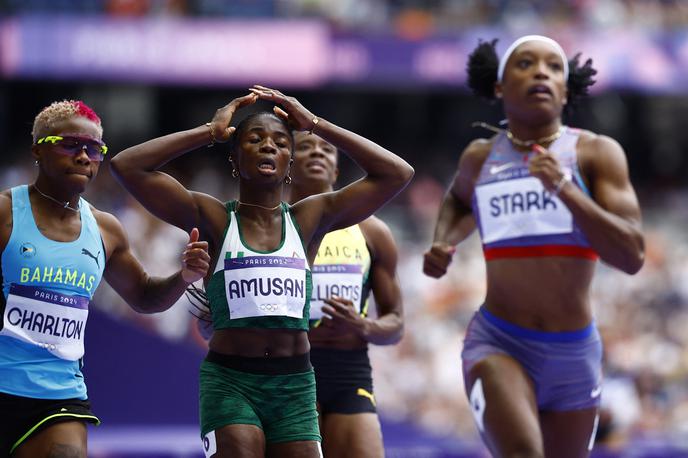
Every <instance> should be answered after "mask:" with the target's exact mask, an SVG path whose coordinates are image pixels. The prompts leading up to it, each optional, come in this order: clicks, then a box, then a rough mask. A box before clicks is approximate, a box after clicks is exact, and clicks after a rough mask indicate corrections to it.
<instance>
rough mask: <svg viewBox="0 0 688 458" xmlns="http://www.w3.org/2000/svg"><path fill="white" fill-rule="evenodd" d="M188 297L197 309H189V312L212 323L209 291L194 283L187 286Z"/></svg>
mask: <svg viewBox="0 0 688 458" xmlns="http://www.w3.org/2000/svg"><path fill="white" fill-rule="evenodd" d="M186 298H187V299H188V300H189V303H190V304H191V305H192V306H193V307H194V308H195V309H196V310H192V309H189V313H190V314H192V315H193V316H195V317H196V318H198V319H199V320H201V321H205V322H206V323H212V320H211V319H210V316H211V314H210V300H209V299H208V293H206V292H205V291H204V290H203V289H200V288H198V287H197V286H196V285H194V284H193V283H192V284H190V285H189V286H188V287H187V288H186Z"/></svg>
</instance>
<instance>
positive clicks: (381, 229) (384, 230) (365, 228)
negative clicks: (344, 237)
mask: <svg viewBox="0 0 688 458" xmlns="http://www.w3.org/2000/svg"><path fill="white" fill-rule="evenodd" d="M359 227H360V228H361V232H363V236H364V237H366V236H367V235H368V234H370V235H372V236H376V235H385V236H386V235H389V236H390V237H391V236H392V230H391V229H390V228H389V226H388V225H387V223H385V222H384V221H382V220H381V219H380V218H378V217H377V216H370V217H368V218H366V219H365V220H363V221H361V222H360V223H359Z"/></svg>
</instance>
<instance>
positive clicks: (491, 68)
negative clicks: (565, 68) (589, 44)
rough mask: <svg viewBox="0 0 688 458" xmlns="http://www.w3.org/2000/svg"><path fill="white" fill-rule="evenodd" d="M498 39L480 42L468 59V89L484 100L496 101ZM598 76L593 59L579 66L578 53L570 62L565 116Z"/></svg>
mask: <svg viewBox="0 0 688 458" xmlns="http://www.w3.org/2000/svg"><path fill="white" fill-rule="evenodd" d="M497 41H498V40H497V39H494V40H492V41H482V40H480V42H479V43H478V46H477V47H476V48H475V49H474V50H473V52H472V53H471V54H470V55H469V56H468V64H467V65H466V71H467V73H468V87H469V88H470V89H471V90H472V91H473V93H474V94H475V95H476V96H478V97H481V98H484V99H487V100H495V99H496V98H495V94H494V85H495V83H496V82H497V70H498V69H499V56H497V50H496V45H497ZM595 74H597V70H595V69H594V68H593V66H592V59H588V60H586V61H585V64H583V65H582V66H581V65H580V53H578V54H576V55H575V56H574V57H573V59H570V60H569V78H568V80H567V82H566V85H567V88H568V103H567V104H566V106H565V107H564V111H565V113H566V114H569V113H570V110H571V109H572V108H573V107H575V105H576V103H577V102H578V101H579V100H580V99H581V98H583V97H585V96H586V95H588V88H589V87H590V86H592V85H593V84H595V80H594V79H593V76H595Z"/></svg>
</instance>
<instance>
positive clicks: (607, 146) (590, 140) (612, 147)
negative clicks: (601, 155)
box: [578, 130, 623, 154]
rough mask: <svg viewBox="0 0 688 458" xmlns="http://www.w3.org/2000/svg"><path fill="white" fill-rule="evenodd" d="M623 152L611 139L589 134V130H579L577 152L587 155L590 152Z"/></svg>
mask: <svg viewBox="0 0 688 458" xmlns="http://www.w3.org/2000/svg"><path fill="white" fill-rule="evenodd" d="M608 150H609V151H618V152H623V148H622V147H621V145H620V144H619V142H617V141H616V140H614V139H613V138H611V137H609V136H607V135H602V134H597V133H595V132H591V131H589V130H581V134H580V137H578V152H579V153H583V154H587V153H591V152H605V151H608Z"/></svg>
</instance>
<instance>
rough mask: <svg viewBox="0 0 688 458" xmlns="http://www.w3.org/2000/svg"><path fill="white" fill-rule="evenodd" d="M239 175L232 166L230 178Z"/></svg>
mask: <svg viewBox="0 0 688 458" xmlns="http://www.w3.org/2000/svg"><path fill="white" fill-rule="evenodd" d="M238 176H239V171H238V170H237V169H235V168H234V167H232V178H237V177H238Z"/></svg>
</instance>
